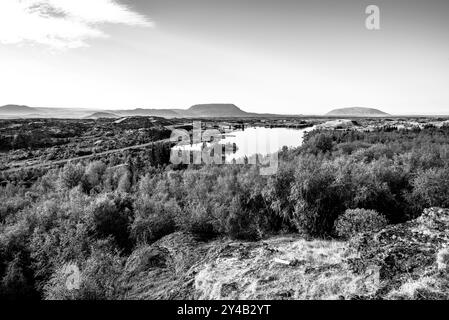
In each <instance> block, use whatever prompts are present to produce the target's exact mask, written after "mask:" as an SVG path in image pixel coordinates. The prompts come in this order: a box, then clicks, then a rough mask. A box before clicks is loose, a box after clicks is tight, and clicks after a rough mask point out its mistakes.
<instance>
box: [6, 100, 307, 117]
mask: <svg viewBox="0 0 449 320" xmlns="http://www.w3.org/2000/svg"><path fill="white" fill-rule="evenodd" d="M134 116H142V117H162V118H250V117H264V118H272V117H295V116H299V115H279V114H268V113H252V112H246V111H243V110H242V109H240V108H239V107H237V106H236V105H235V104H231V103H209V104H197V105H193V106H191V107H190V108H188V109H145V108H136V109H122V110H111V109H109V110H108V109H81V108H41V107H39V108H32V107H28V106H20V105H7V106H3V107H0V117H2V118H8V119H10V118H74V119H75V118H76V119H80V118H84V119H88V118H95V119H97V118H116V117H117V118H119V117H134Z"/></svg>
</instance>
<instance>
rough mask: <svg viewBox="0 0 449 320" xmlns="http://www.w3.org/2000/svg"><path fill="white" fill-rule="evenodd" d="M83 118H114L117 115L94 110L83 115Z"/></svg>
mask: <svg viewBox="0 0 449 320" xmlns="http://www.w3.org/2000/svg"><path fill="white" fill-rule="evenodd" d="M84 118H85V119H100V118H108V119H116V118H119V116H118V115H116V114H113V113H110V112H95V113H92V114H91V115H89V116H87V117H84Z"/></svg>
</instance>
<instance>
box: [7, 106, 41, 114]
mask: <svg viewBox="0 0 449 320" xmlns="http://www.w3.org/2000/svg"><path fill="white" fill-rule="evenodd" d="M34 113H37V110H36V109H35V108H31V107H28V106H19V105H15V104H8V105H6V106H3V107H0V114H3V115H13V114H14V115H25V114H34Z"/></svg>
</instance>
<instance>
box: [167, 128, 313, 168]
mask: <svg viewBox="0 0 449 320" xmlns="http://www.w3.org/2000/svg"><path fill="white" fill-rule="evenodd" d="M313 129H314V128H313V127H310V128H305V129H290V128H264V127H250V128H245V129H244V130H238V131H233V132H230V133H226V134H223V135H222V134H220V135H217V136H215V137H213V139H212V140H213V141H211V142H201V143H195V144H186V145H182V146H180V145H177V146H175V147H174V150H183V151H204V150H210V151H211V152H212V155H213V152H214V151H213V150H214V146H215V145H216V144H220V145H224V146H225V154H226V162H228V163H232V162H233V160H239V159H240V160H241V159H242V158H244V157H248V158H250V157H254V156H255V155H256V154H258V155H262V156H266V155H267V154H272V153H275V152H277V151H279V150H281V149H282V147H283V146H287V147H298V146H300V145H301V144H302V141H303V137H304V133H305V132H307V131H312V130H313ZM215 150H216V149H215Z"/></svg>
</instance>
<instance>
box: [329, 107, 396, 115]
mask: <svg viewBox="0 0 449 320" xmlns="http://www.w3.org/2000/svg"><path fill="white" fill-rule="evenodd" d="M326 116H336V117H388V116H390V114H388V113H386V112H383V111H380V110H378V109H373V108H361V107H355V108H341V109H334V110H332V111H330V112H328V113H326Z"/></svg>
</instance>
